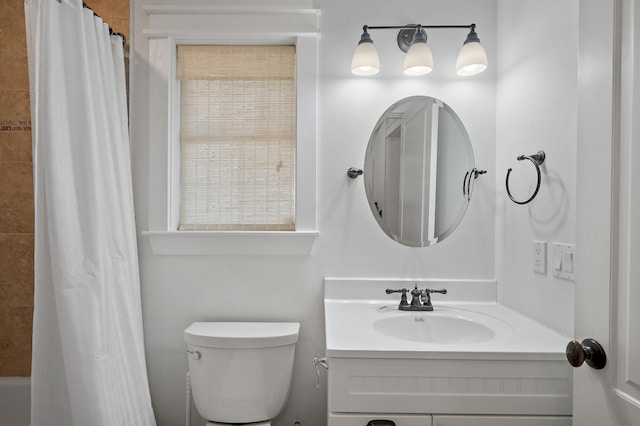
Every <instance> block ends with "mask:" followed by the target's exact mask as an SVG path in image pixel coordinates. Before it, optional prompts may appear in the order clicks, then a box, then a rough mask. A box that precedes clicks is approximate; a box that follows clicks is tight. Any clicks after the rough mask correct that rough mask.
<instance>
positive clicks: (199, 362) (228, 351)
mask: <svg viewBox="0 0 640 426" xmlns="http://www.w3.org/2000/svg"><path fill="white" fill-rule="evenodd" d="M299 330H300V324H298V323H283V322H196V323H193V324H191V325H190V326H189V327H188V328H187V329H186V330H185V331H184V339H185V342H186V343H187V352H188V353H189V355H190V356H189V376H190V380H191V389H192V394H193V400H194V403H195V406H196V409H197V410H198V413H200V415H201V416H202V417H203V418H204V419H206V420H207V421H208V423H207V426H218V425H223V424H235V425H237V424H243V423H253V424H254V425H255V426H269V425H270V424H271V423H270V421H271V419H273V418H274V417H276V416H277V415H278V414H279V413H280V412H281V411H282V409H283V408H284V406H285V404H286V402H287V399H288V397H289V389H290V387H291V377H292V373H293V358H294V354H295V344H296V342H297V341H298V333H299ZM259 422H262V423H259ZM252 426H253V425H252Z"/></svg>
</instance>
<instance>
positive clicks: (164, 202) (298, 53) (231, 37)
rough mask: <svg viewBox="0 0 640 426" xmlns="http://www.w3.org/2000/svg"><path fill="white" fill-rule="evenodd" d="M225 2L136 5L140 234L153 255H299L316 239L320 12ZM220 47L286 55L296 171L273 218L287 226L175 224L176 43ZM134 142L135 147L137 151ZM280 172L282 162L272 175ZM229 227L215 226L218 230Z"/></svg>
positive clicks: (254, 0) (134, 117)
mask: <svg viewBox="0 0 640 426" xmlns="http://www.w3.org/2000/svg"><path fill="white" fill-rule="evenodd" d="M232 3H233V2H229V3H228V4H220V5H218V4H209V3H207V4H189V5H186V4H184V2H183V1H180V0H167V1H163V2H162V4H146V5H142V6H140V5H139V6H136V7H137V8H138V12H139V13H143V12H144V13H145V14H146V15H147V17H148V19H147V20H144V22H145V24H144V26H141V27H137V29H136V35H137V37H135V38H134V40H135V41H134V43H135V50H136V58H137V60H136V61H135V63H133V62H132V87H133V88H134V89H133V90H132V94H133V95H132V100H131V102H132V108H131V111H132V113H131V132H132V135H133V140H136V141H140V143H142V144H144V143H145V141H146V143H148V145H146V147H148V153H145V154H146V155H148V163H147V165H148V170H147V173H148V186H147V191H148V197H147V200H146V203H147V213H148V216H147V227H148V230H147V231H143V232H142V234H143V235H144V236H145V238H146V239H147V240H148V242H149V244H150V245H151V248H152V250H153V253H154V254H155V255H249V256H250V255H269V256H278V255H286V256H290V255H294V256H299V255H308V254H309V253H311V250H312V249H313V245H314V242H315V240H316V238H317V236H318V230H317V199H316V192H317V191H316V190H317V188H316V170H317V166H316V143H317V136H318V135H317V122H316V119H317V117H316V114H317V95H318V93H317V92H318V85H317V72H318V39H319V37H320V10H319V9H314V8H313V5H312V2H311V1H306V0H305V1H302V2H300V3H297V2H296V4H295V5H294V4H291V5H287V6H286V7H283V6H282V4H280V3H278V4H272V3H270V2H269V1H268V0H267V2H265V1H263V0H248V2H246V3H245V2H242V4H241V5H235V4H232ZM223 45H224V46H225V47H227V46H236V45H238V46H239V45H243V46H245V47H246V46H268V45H270V46H288V48H289V49H293V51H294V53H295V60H294V63H295V67H294V75H295V79H294V80H292V84H293V86H294V87H295V91H294V92H293V93H292V95H291V96H292V97H293V98H294V99H295V107H294V108H295V117H294V119H293V120H294V121H293V123H294V124H293V127H294V131H293V134H294V135H295V139H294V144H295V148H294V151H293V152H295V157H294V160H293V162H292V163H291V168H292V169H293V170H295V178H293V179H292V182H293V185H294V186H293V190H294V192H293V194H294V195H293V197H292V200H291V203H292V205H293V209H294V210H293V212H290V213H288V216H287V215H285V216H284V217H288V221H287V220H285V221H281V222H284V224H285V225H286V226H288V227H289V229H292V230H282V229H285V228H276V230H261V229H262V228H260V227H258V226H255V225H252V226H253V229H254V230H250V228H246V227H239V226H236V227H234V228H232V230H227V231H222V230H220V229H221V228H216V227H209V226H205V227H204V228H201V227H200V224H198V226H197V227H196V229H194V230H190V231H189V232H186V231H185V229H186V227H187V225H186V224H181V221H182V219H183V218H181V208H182V206H181V204H183V203H182V201H181V197H182V195H181V193H182V188H181V185H182V184H181V181H182V180H183V178H182V158H181V157H182V148H181V144H182V141H181V139H182V123H181V122H182V111H181V103H182V90H181V86H183V83H184V81H186V80H181V79H179V78H178V76H177V74H178V66H177V60H178V52H177V51H178V49H179V48H180V49H182V47H181V46H184V47H188V46H223ZM207 81H208V83H207V84H208V85H212V84H214V83H213V82H212V81H217V83H219V84H222V83H225V84H226V83H228V81H225V80H222V79H219V80H207ZM187 84H191V83H187ZM194 134H195V135H197V134H198V133H197V132H196V133H194ZM138 146H140V147H141V148H140V149H144V148H142V147H143V146H145V145H138ZM256 158H258V156H256ZM201 162H204V161H201ZM286 166H288V164H285V161H284V160H283V164H282V167H281V170H283V169H285V167H286ZM198 199H199V198H198ZM200 203H202V201H200ZM214 204H215V203H214ZM182 216H185V215H182ZM196 217H197V215H196ZM229 221H230V220H229V219H227V220H218V222H219V223H222V224H228V222H229ZM196 222H197V221H196ZM204 222H209V220H205V221H203V223H204ZM231 222H232V223H233V221H231ZM268 223H270V221H269V222H268ZM206 225H208V224H206ZM189 226H191V225H189ZM216 226H217V225H216ZM278 226H280V225H278ZM293 228H294V229H293ZM180 229H182V230H180ZM216 229H219V230H216Z"/></svg>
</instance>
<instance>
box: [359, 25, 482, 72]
mask: <svg viewBox="0 0 640 426" xmlns="http://www.w3.org/2000/svg"><path fill="white" fill-rule="evenodd" d="M442 28H464V29H468V30H469V34H468V35H467V38H466V40H465V41H464V43H463V44H462V49H461V50H460V53H459V54H458V60H457V61H456V72H457V73H458V75H460V76H470V75H475V74H479V73H481V72H482V71H484V70H486V69H487V53H486V52H485V51H484V48H483V47H482V45H481V44H480V39H479V38H478V34H477V33H476V24H471V25H420V24H410V25H401V26H377V27H372V26H369V25H365V26H364V27H362V30H363V32H362V36H361V37H360V42H359V43H358V47H357V48H356V51H355V52H354V54H353V58H352V60H351V72H352V73H354V74H355V75H360V76H368V75H374V74H377V73H378V72H379V71H380V57H379V55H378V51H377V50H376V47H375V46H374V44H373V40H372V39H371V36H370V35H369V30H390V29H396V30H400V31H399V32H398V47H399V48H400V50H402V51H403V52H405V53H406V54H407V55H406V56H405V58H404V73H405V74H406V75H425V74H429V73H430V72H431V71H432V70H433V56H432V55H431V49H429V46H428V45H427V33H426V31H425V29H442Z"/></svg>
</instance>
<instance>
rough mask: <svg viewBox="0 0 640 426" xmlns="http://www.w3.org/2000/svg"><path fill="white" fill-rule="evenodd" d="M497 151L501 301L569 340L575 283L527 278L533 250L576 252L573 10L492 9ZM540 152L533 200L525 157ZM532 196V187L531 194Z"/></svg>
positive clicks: (509, 3)
mask: <svg viewBox="0 0 640 426" xmlns="http://www.w3.org/2000/svg"><path fill="white" fill-rule="evenodd" d="M497 35H498V42H497V46H498V52H499V57H498V78H497V113H496V114H497V142H496V153H497V159H496V169H497V170H498V173H497V174H496V175H495V178H496V194H497V195H496V199H497V207H496V278H497V280H498V297H499V300H500V301H501V302H502V303H504V304H505V305H507V306H510V307H512V308H514V309H515V310H517V311H519V312H521V313H524V314H526V315H529V316H531V317H533V318H534V319H536V320H538V321H540V322H542V323H544V324H546V325H548V326H550V327H552V328H555V329H557V330H559V331H561V332H563V333H565V334H567V335H572V334H573V313H574V310H573V292H574V282H573V281H567V280H564V279H560V278H554V277H553V275H552V274H551V268H550V264H549V262H548V268H547V274H545V275H542V274H537V273H534V272H533V269H532V241H534V240H540V241H547V254H548V260H551V257H550V256H551V243H552V242H560V243H568V244H573V243H574V242H575V216H576V209H575V201H576V178H575V175H576V149H577V99H578V98H577V95H578V91H577V64H578V0H563V1H558V0H539V1H530V0H498V32H497ZM538 150H543V151H545V153H546V154H547V158H546V161H545V163H544V165H543V167H542V170H543V174H542V185H541V188H540V192H539V193H538V196H537V197H536V199H535V200H533V201H532V202H531V203H529V204H527V205H523V206H520V205H516V204H514V203H512V202H511V200H509V199H508V197H507V194H506V191H505V183H504V180H505V176H506V171H507V169H508V168H509V167H512V168H513V172H512V174H511V177H510V184H511V183H512V184H513V185H510V186H512V189H513V190H512V193H513V194H514V196H517V198H518V199H526V198H528V196H529V195H530V194H531V193H532V190H533V188H532V187H531V186H532V185H535V181H536V176H535V169H534V167H533V165H532V164H531V162H529V161H523V162H518V161H516V157H517V156H519V155H521V154H527V155H528V154H533V153H536V152H537V151H538ZM534 188H535V187H534Z"/></svg>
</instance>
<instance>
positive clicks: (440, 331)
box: [373, 312, 510, 344]
mask: <svg viewBox="0 0 640 426" xmlns="http://www.w3.org/2000/svg"><path fill="white" fill-rule="evenodd" d="M483 317H484V316H483ZM496 323H498V324H496ZM505 327H506V328H510V327H509V326H508V325H507V324H503V323H502V322H501V321H499V320H497V319H494V318H491V317H487V318H482V321H481V322H480V321H478V320H477V319H475V318H468V317H465V316H463V315H459V314H452V313H450V312H447V313H445V314H442V313H438V312H428V313H417V312H400V313H396V315H393V316H389V317H386V318H380V319H378V320H376V321H374V323H373V329H374V330H375V331H377V332H378V333H381V334H384V335H386V336H389V337H393V338H395V339H400V340H409V341H413V342H424V343H448V344H451V343H453V344H455V343H459V344H464V343H480V342H486V341H488V340H491V339H493V338H494V337H495V336H496V331H498V332H501V331H503V330H504V329H505ZM496 328H499V329H500V330H496Z"/></svg>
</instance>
